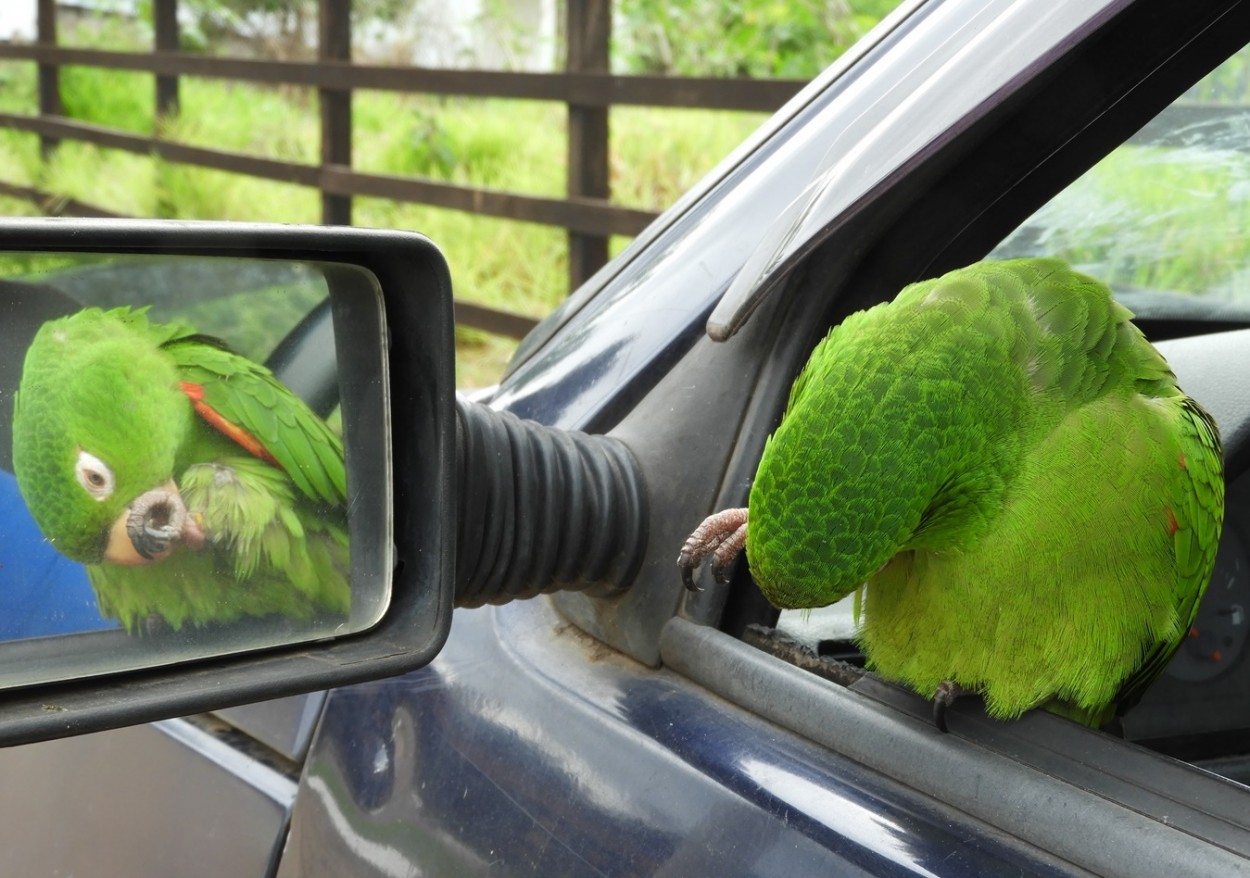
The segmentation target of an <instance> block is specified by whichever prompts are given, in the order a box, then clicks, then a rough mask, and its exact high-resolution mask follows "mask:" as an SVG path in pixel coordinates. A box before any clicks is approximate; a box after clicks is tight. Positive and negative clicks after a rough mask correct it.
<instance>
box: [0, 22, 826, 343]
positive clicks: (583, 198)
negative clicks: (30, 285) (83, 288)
mask: <svg viewBox="0 0 1250 878" xmlns="http://www.w3.org/2000/svg"><path fill="white" fill-rule="evenodd" d="M564 6H565V9H566V14H565V22H564V24H565V42H566V44H567V63H566V67H565V70H564V71H563V72H559V73H517V72H498V71H482V70H446V69H433V68H421V67H397V66H380V65H366V64H353V63H352V60H351V16H350V11H351V0H319V33H320V40H319V46H318V58H317V60H316V61H315V62H297V61H269V60H247V59H237V58H217V57H209V56H204V55H195V54H184V53H183V52H181V51H180V50H179V33H178V0H153V18H154V31H155V39H154V47H153V51H152V52H112V51H101V50H96V49H78V48H70V47H64V46H60V45H58V43H57V16H56V12H57V4H56V0H38V41H37V42H36V43H34V44H29V45H20V44H3V43H0V59H8V60H21V61H32V62H34V63H35V64H37V65H38V73H39V113H38V114H37V115H22V114H14V113H0V127H4V128H10V129H15V130H19V131H26V132H31V133H33V134H37V135H38V136H39V138H40V142H41V145H42V148H43V150H44V151H45V153H46V152H48V151H50V150H52V149H54V148H55V146H56V144H57V143H59V142H60V141H62V140H80V141H86V142H88V143H93V144H96V145H97V146H102V147H107V148H111V149H120V150H126V151H129V152H134V153H140V154H146V155H157V156H160V157H161V158H162V159H164V160H166V161H169V162H176V163H181V164H187V165H194V166H197V167H202V168H212V169H216V170H221V171H229V172H233V173H236V174H246V175H250V176H254V177H261V178H265V179H269V180H277V181H281V182H284V183H294V184H297V185H301V186H308V187H312V188H315V189H318V190H320V192H321V205H322V221H323V222H324V223H327V224H342V225H348V224H350V223H351V217H352V198H353V197H354V196H357V195H360V196H370V197H377V198H385V199H391V200H394V201H404V202H419V203H423V204H428V205H433V206H437V207H442V208H449V209H452V210H462V211H467V212H471V213H477V214H483V215H486V216H492V217H499V218H503V219H507V220H517V221H524V222H531V223H542V224H546V225H552V226H559V227H563V228H565V229H566V230H567V231H568V246H569V289H570V290H572V289H575V288H576V287H577V286H578V285H580V284H581V283H582V282H583V281H584V280H585V279H586V278H588V277H590V275H591V274H593V273H594V272H595V271H596V270H597V269H598V268H599V267H600V266H602V265H603V264H604V262H606V261H607V254H608V238H609V236H611V235H631V236H632V235H636V234H638V232H640V231H641V230H642V229H643V228H644V227H645V226H646V225H647V224H648V223H649V222H651V220H652V219H654V218H655V214H654V213H653V212H651V211H646V210H636V209H633V208H628V207H623V206H620V205H617V204H613V203H612V201H611V193H610V190H609V183H608V166H609V154H608V111H609V109H610V107H612V106H614V105H625V104H633V105H644V106H654V107H687V108H705V109H727V110H754V111H771V110H774V109H776V108H777V107H779V106H781V104H782V103H784V102H785V101H786V100H788V99H789V98H790V97H791V96H792V95H793V94H794V93H795V92H796V91H798V89H799V88H801V87H802V86H803V85H804V84H805V83H804V82H803V81H799V80H726V79H709V78H684V77H683V78H676V77H659V76H617V75H613V74H612V73H611V72H610V64H609V61H610V52H609V44H610V37H611V0H567V2H566V3H565V4H564ZM65 65H81V66H91V67H104V68H111V69H115V70H129V71H141V72H147V73H151V74H153V75H154V79H155V87H156V114H157V116H158V117H159V116H161V115H165V114H171V113H176V112H178V78H179V77H180V76H196V77H208V78H216V79H225V80H236V81H239V80H241V81H248V82H253V83H264V84H271V85H278V84H287V85H302V86H310V87H313V88H316V89H317V91H318V95H319V98H320V107H321V156H320V158H321V161H320V163H319V164H317V165H311V164H303V163H297V162H289V161H280V160H276V159H270V158H262V157H260V156H254V155H247V154H243V153H237V152H227V151H224V150H218V149H209V148H205V147H198V146H190V145H187V144H181V143H175V142H171V141H167V140H162V139H161V138H160V137H159V136H156V132H157V131H158V126H157V124H156V120H155V119H154V120H153V132H154V134H153V136H151V137H147V136H143V135H140V134H135V133H132V132H129V131H122V130H118V129H114V128H107V127H103V126H99V125H92V124H88V123H85V122H80V121H75V120H73V119H70V118H67V117H66V116H65V115H64V112H63V109H62V106H61V98H60V91H59V86H58V71H59V68H60V67H62V66H65ZM357 89H371V90H382V91H397V92H415V93H424V94H436V95H457V96H470V97H496V98H522V99H528V100H547V101H557V102H560V103H563V104H565V105H567V107H568V187H567V197H565V198H544V197H538V196H533V195H523V194H519V193H513V192H504V191H499V190H493V189H483V188H477V187H472V186H459V185H453V184H449V183H442V182H435V181H432V180H427V179H422V178H417V177H409V176H397V175H391V174H378V173H364V172H361V171H356V170H353V169H352V150H351V144H352V92H353V91H354V90H357ZM0 193H2V194H6V195H10V196H15V197H20V198H25V199H28V200H31V201H33V202H35V203H37V204H40V205H42V206H43V209H44V210H45V211H48V212H55V213H59V214H63V215H79V216H113V215H115V214H112V213H110V212H109V211H107V210H104V209H102V208H99V207H96V206H93V205H90V204H84V203H82V202H78V201H74V200H71V199H65V198H60V197H58V196H55V195H52V194H49V193H46V192H40V191H37V190H34V189H31V188H29V187H23V186H16V185H13V184H10V183H5V182H3V181H0ZM457 319H458V320H459V321H460V322H461V323H463V324H465V325H469V326H474V327H476V328H479V329H484V330H487V331H489V332H496V333H500V334H503V335H508V336H513V337H520V336H522V335H524V334H525V333H526V332H527V331H528V330H529V328H530V327H532V326H533V324H534V321H533V320H531V319H530V318H528V317H523V316H520V315H516V314H510V313H507V312H502V311H496V310H494V309H489V308H484V307H481V306H473V305H471V304H469V303H462V302H457Z"/></svg>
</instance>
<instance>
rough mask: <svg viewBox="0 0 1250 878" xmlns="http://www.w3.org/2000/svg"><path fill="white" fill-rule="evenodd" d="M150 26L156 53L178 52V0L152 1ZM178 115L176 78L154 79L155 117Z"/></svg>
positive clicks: (162, 77)
mask: <svg viewBox="0 0 1250 878" xmlns="http://www.w3.org/2000/svg"><path fill="white" fill-rule="evenodd" d="M152 24H153V27H154V29H155V31H156V51H158V52H177V51H178V48H179V46H178V0H152ZM177 113H178V77H177V76H176V75H175V76H159V75H158V76H157V77H156V115H157V117H158V118H159V117H161V116H174V115H177Z"/></svg>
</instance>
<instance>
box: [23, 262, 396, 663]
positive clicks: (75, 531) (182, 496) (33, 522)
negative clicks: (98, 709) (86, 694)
mask: <svg viewBox="0 0 1250 878" xmlns="http://www.w3.org/2000/svg"><path fill="white" fill-rule="evenodd" d="M381 301H382V300H381V294H380V290H379V287H378V283H377V281H376V279H375V278H374V276H373V275H372V274H370V273H369V272H368V271H366V270H364V269H361V268H358V267H355V266H345V265H342V264H336V263H316V262H302V261H291V260H278V259H269V258H235V257H219V256H211V257H209V256H134V255H120V254H78V253H0V688H8V687H14V686H24V685H29V684H32V683H38V682H45V681H49V680H56V679H66V678H69V677H75V676H78V677H81V676H89V675H94V674H103V673H110V672H113V671H118V670H130V669H136V668H143V667H152V666H155V665H163V664H168V663H171V662H178V661H185V660H188V659H197V658H204V657H208V656H213V655H222V654H226V653H232V652H238V651H241V650H252V649H258V648H264V647H270V646H276V645H280V644H289V643H292V642H299V641H307V640H312V639H322V638H326V637H335V636H340V635H344V634H350V633H353V632H357V631H361V630H363V629H365V628H368V627H369V626H371V625H373V624H374V623H376V622H377V621H378V620H379V619H380V618H381V616H382V614H383V613H384V612H385V610H386V607H387V604H388V602H389V598H390V572H391V524H390V508H391V507H390V485H391V480H390V474H389V471H388V468H389V461H390V454H389V448H388V445H387V443H388V441H389V438H388V437H389V435H390V431H389V429H388V424H387V411H388V409H387V404H386V399H387V396H386V393H387V387H386V359H385V351H386V343H385V322H384V319H383V310H382V304H381ZM336 351H337V352H338V354H337V355H336ZM349 511H350V514H349Z"/></svg>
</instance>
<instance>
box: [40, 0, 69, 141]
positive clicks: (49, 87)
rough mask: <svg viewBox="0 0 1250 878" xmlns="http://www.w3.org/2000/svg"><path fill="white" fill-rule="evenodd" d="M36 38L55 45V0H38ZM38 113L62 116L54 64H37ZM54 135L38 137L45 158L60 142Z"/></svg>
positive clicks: (44, 44)
mask: <svg viewBox="0 0 1250 878" xmlns="http://www.w3.org/2000/svg"><path fill="white" fill-rule="evenodd" d="M37 29H38V38H39V45H41V46H53V47H54V46H56V0H39V7H38V24H37ZM39 115H40V116H63V115H65V111H64V108H63V107H62V106H61V81H60V71H59V68H58V67H57V66H56V65H55V64H40V65H39ZM60 142H61V141H60V140H59V139H58V138H55V137H46V136H43V135H41V136H40V137H39V150H40V152H41V153H42V154H43V157H44V158H45V159H46V158H48V156H49V155H50V154H51V153H52V150H54V149H56V147H57V145H58V144H60Z"/></svg>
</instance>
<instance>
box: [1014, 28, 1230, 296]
mask: <svg viewBox="0 0 1250 878" xmlns="http://www.w3.org/2000/svg"><path fill="white" fill-rule="evenodd" d="M1248 95H1250V50H1248V49H1243V50H1241V51H1240V52H1238V53H1237V54H1235V55H1234V56H1232V57H1231V58H1229V59H1228V60H1227V61H1225V62H1224V63H1223V64H1221V65H1220V66H1219V67H1218V68H1216V69H1215V70H1214V71H1213V72H1212V73H1210V74H1209V75H1208V76H1206V77H1204V78H1203V79H1202V80H1201V81H1199V82H1198V83H1197V84H1195V85H1194V86H1193V87H1191V88H1190V89H1189V90H1188V91H1186V92H1185V93H1184V94H1183V95H1182V96H1181V97H1180V98H1179V99H1178V100H1176V101H1175V102H1174V103H1173V104H1172V105H1171V106H1170V107H1168V108H1167V109H1166V110H1165V111H1163V112H1162V113H1161V114H1159V115H1158V116H1157V117H1156V118H1154V119H1153V120H1151V121H1150V122H1149V123H1148V124H1147V125H1145V126H1144V127H1143V128H1142V129H1141V130H1140V131H1138V132H1137V133H1136V134H1135V135H1133V136H1132V137H1130V138H1129V139H1128V141H1127V142H1125V143H1124V144H1122V145H1121V146H1119V147H1118V148H1117V149H1115V150H1113V151H1112V152H1111V153H1110V154H1108V155H1107V156H1106V157H1105V158H1104V159H1103V160H1102V161H1100V162H1099V163H1098V164H1096V165H1095V166H1094V167H1092V168H1091V169H1090V170H1089V171H1087V172H1086V173H1085V174H1084V175H1082V176H1081V177H1080V178H1079V179H1078V180H1076V181H1075V182H1074V183H1072V184H1071V185H1070V186H1068V187H1067V188H1066V189H1065V190H1063V191H1062V192H1061V193H1059V195H1057V196H1056V197H1055V198H1053V199H1051V201H1050V202H1048V203H1047V204H1046V205H1045V206H1043V207H1042V208H1041V209H1040V210H1038V211H1037V212H1035V213H1034V214H1033V215H1032V216H1031V217H1029V219H1028V220H1026V221H1025V222H1024V223H1022V224H1021V225H1020V226H1019V227H1018V228H1016V229H1015V230H1014V231H1013V232H1012V233H1011V234H1010V235H1008V236H1007V237H1006V238H1005V239H1004V240H1003V241H1002V242H1001V243H1000V244H999V245H998V246H997V247H996V248H994V250H993V252H992V253H991V254H990V257H991V258H1012V257H1017V256H1057V257H1060V258H1063V259H1065V260H1067V261H1068V262H1070V263H1072V264H1073V265H1075V266H1077V267H1078V268H1080V269H1081V270H1082V271H1085V272H1086V273H1088V274H1091V275H1093V276H1095V277H1097V278H1099V279H1101V280H1103V281H1105V282H1107V283H1108V284H1110V285H1111V286H1112V288H1113V289H1115V291H1116V293H1117V295H1119V296H1120V298H1121V299H1125V300H1128V301H1129V303H1130V307H1131V306H1132V304H1133V302H1134V301H1135V302H1138V303H1140V304H1141V306H1143V307H1146V308H1148V309H1150V308H1152V306H1153V307H1158V306H1159V305H1161V304H1162V302H1160V301H1159V300H1158V297H1160V296H1201V297H1202V298H1203V299H1206V300H1209V304H1208V305H1207V306H1206V309H1205V310H1208V311H1217V310H1218V309H1219V303H1226V302H1241V303H1247V302H1250V261H1248V257H1250V222H1247V219H1248V218H1250V97H1248Z"/></svg>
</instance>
